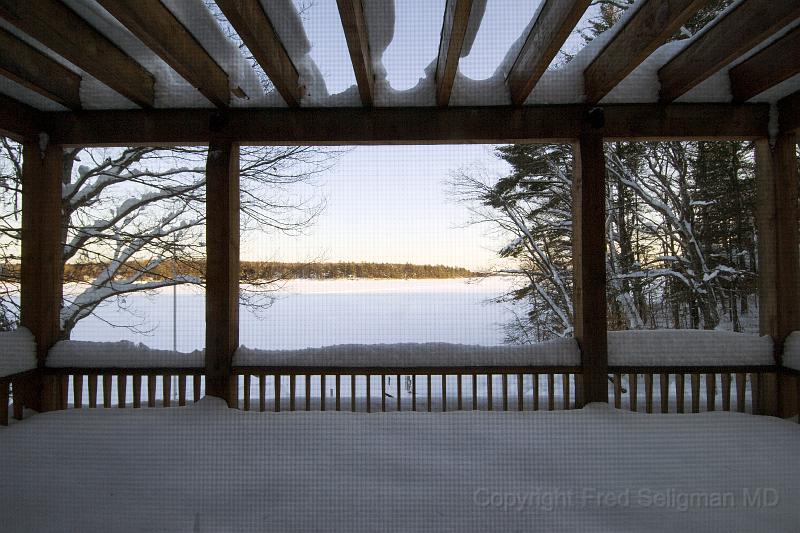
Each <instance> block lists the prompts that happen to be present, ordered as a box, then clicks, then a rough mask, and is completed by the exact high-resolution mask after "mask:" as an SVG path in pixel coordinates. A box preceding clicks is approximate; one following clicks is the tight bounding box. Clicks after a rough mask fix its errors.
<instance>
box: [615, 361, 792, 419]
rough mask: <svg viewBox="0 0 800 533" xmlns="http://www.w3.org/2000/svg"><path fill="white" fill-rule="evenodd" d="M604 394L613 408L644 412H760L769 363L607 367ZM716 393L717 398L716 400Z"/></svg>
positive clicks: (769, 374) (769, 373) (771, 370)
mask: <svg viewBox="0 0 800 533" xmlns="http://www.w3.org/2000/svg"><path fill="white" fill-rule="evenodd" d="M609 371H610V372H611V376H612V377H611V379H610V383H609V398H610V399H611V398H613V405H614V407H616V408H618V409H623V408H624V409H629V410H631V411H644V412H646V413H653V412H661V413H670V412H671V413H686V412H691V413H698V412H700V411H715V410H722V411H738V412H741V413H745V412H748V413H755V414H758V413H762V412H763V407H764V406H763V402H764V399H763V397H762V395H761V391H763V390H765V387H766V380H767V379H774V378H775V376H776V375H777V369H776V368H775V367H774V366H751V367H744V366H730V367H693V366H690V367H627V366H625V367H623V366H616V367H609ZM718 396H719V397H720V398H719V401H718Z"/></svg>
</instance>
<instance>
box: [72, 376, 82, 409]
mask: <svg viewBox="0 0 800 533" xmlns="http://www.w3.org/2000/svg"><path fill="white" fill-rule="evenodd" d="M72 406H73V407H74V408H75V409H80V408H81V407H83V374H75V375H74V376H72Z"/></svg>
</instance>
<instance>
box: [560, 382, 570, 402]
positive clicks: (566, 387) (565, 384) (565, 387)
mask: <svg viewBox="0 0 800 533" xmlns="http://www.w3.org/2000/svg"><path fill="white" fill-rule="evenodd" d="M561 389H562V390H563V392H564V409H569V408H570V400H569V397H570V392H569V389H570V387H569V374H561Z"/></svg>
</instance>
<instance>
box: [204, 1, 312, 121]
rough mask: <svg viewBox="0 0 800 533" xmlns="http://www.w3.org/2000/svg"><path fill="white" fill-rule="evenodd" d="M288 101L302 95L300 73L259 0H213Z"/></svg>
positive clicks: (294, 102) (293, 102)
mask: <svg viewBox="0 0 800 533" xmlns="http://www.w3.org/2000/svg"><path fill="white" fill-rule="evenodd" d="M215 1H216V2H217V5H218V6H219V8H220V9H221V10H222V13H223V14H224V15H225V17H226V18H227V19H228V21H229V22H230V23H231V24H232V25H233V27H234V29H235V30H236V33H238V34H239V36H240V37H241V38H242V41H244V44H245V45H246V46H247V48H249V49H250V52H251V53H252V54H253V56H254V57H255V58H256V61H258V64H259V65H261V68H262V69H264V72H266V74H267V76H269V79H270V81H272V83H273V85H275V88H276V89H277V90H278V93H280V95H281V97H282V98H283V99H284V101H285V102H286V104H287V105H289V106H290V107H297V106H299V105H300V100H301V99H302V97H303V90H302V88H301V87H300V83H299V78H300V75H299V74H298V72H297V68H295V66H294V64H293V63H292V60H291V58H289V54H288V53H287V52H286V48H285V47H284V46H283V43H282V42H281V40H280V38H279V37H278V34H277V33H276V32H275V28H274V27H273V26H272V23H271V22H270V20H269V17H267V14H266V13H265V12H264V9H263V8H262V7H261V3H260V2H259V0H215Z"/></svg>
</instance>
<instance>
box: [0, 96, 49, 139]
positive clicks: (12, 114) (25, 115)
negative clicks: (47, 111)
mask: <svg viewBox="0 0 800 533" xmlns="http://www.w3.org/2000/svg"><path fill="white" fill-rule="evenodd" d="M43 123H44V121H43V120H42V113H41V112H40V111H38V110H37V109H34V108H32V107H31V106H29V105H26V104H23V103H22V102H19V101H17V100H14V99H13V98H9V97H8V96H5V95H3V94H0V135H2V136H4V137H10V138H12V139H14V140H15V141H23V140H24V139H26V138H28V139H30V138H33V137H36V136H37V135H39V133H40V132H41V131H42V129H41V124H43Z"/></svg>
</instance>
